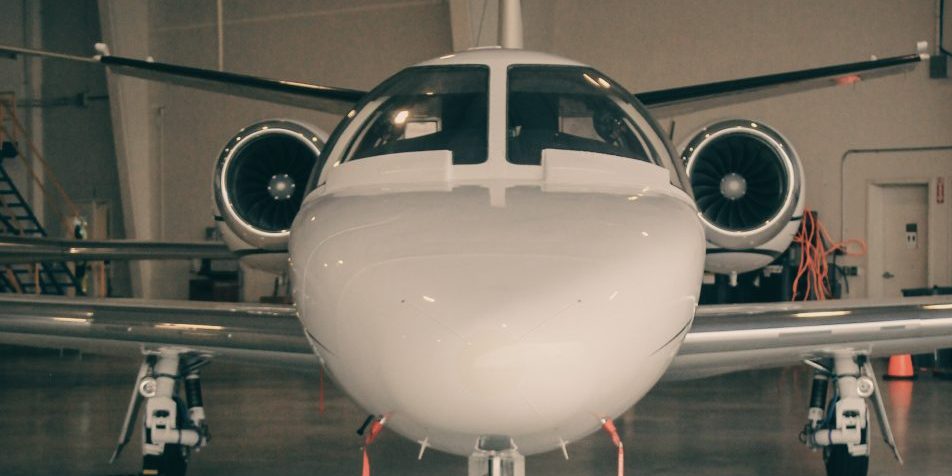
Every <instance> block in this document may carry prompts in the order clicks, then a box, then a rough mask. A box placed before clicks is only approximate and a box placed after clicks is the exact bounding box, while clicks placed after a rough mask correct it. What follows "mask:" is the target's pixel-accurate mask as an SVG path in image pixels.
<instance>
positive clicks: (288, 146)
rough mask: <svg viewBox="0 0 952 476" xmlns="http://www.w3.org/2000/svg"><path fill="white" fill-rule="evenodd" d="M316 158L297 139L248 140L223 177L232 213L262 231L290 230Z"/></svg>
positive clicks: (281, 136)
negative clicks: (232, 206) (230, 198)
mask: <svg viewBox="0 0 952 476" xmlns="http://www.w3.org/2000/svg"><path fill="white" fill-rule="evenodd" d="M316 158H317V157H316V155H315V154H314V151H313V150H312V149H311V148H310V147H308V146H307V145H306V144H304V143H302V141H301V139H300V138H295V137H293V136H289V135H285V134H269V135H264V136H259V137H255V138H253V139H251V140H250V141H249V143H248V144H245V145H244V146H243V147H242V149H241V150H240V151H239V152H238V153H237V154H235V157H234V158H233V159H232V165H231V166H229V167H228V175H227V176H226V177H225V184H226V185H225V186H226V187H227V188H228V190H229V191H230V194H229V195H231V197H232V203H233V204H234V207H235V212H237V213H238V216H240V217H241V218H242V219H243V220H245V221H247V222H248V223H254V224H255V226H257V227H258V228H259V229H261V230H263V231H268V232H277V231H281V230H287V229H289V228H291V222H292V221H294V215H296V214H297V211H298V209H299V208H301V201H302V200H303V199H304V185H305V184H306V183H307V179H308V176H309V175H310V173H311V170H312V169H313V168H314V163H315V160H316Z"/></svg>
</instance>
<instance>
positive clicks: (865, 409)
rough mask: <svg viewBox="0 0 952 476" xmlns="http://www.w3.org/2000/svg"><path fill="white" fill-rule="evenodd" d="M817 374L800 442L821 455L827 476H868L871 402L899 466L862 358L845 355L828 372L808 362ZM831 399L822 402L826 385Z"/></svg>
mask: <svg viewBox="0 0 952 476" xmlns="http://www.w3.org/2000/svg"><path fill="white" fill-rule="evenodd" d="M807 364H808V365H810V366H811V367H813V368H814V369H815V372H814V374H813V388H812V390H811V392H810V409H809V411H808V413H807V420H808V422H807V425H806V427H805V428H804V429H803V432H802V433H801V434H800V438H801V441H803V443H805V444H806V445H807V446H808V447H810V448H811V449H814V450H821V449H822V450H823V462H824V463H825V465H826V474H827V475H828V476H866V474H867V473H868V471H869V453H870V451H869V405H868V403H867V399H869V398H872V399H873V403H874V408H875V410H876V416H877V418H878V420H879V422H880V429H881V431H882V436H883V439H884V440H885V441H886V444H887V445H889V447H890V448H892V450H893V454H894V455H895V457H896V459H897V460H899V463H900V464H902V457H901V456H900V455H899V450H898V448H897V447H896V441H895V439H894V438H893V435H892V428H891V427H890V426H889V421H888V419H887V416H886V408H885V405H884V404H883V399H882V395H881V394H880V391H879V386H878V384H877V383H876V375H875V374H874V373H873V367H872V365H870V363H869V360H868V359H867V358H866V356H865V355H861V354H852V353H844V354H837V355H835V356H834V357H833V359H832V367H831V368H827V367H824V366H822V365H820V364H818V363H816V362H812V361H808V362H807ZM831 381H832V382H833V396H832V397H831V398H830V400H829V402H828V403H827V401H826V394H827V389H828V387H829V383H830V382H831Z"/></svg>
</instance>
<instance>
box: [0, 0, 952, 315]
mask: <svg viewBox="0 0 952 476" xmlns="http://www.w3.org/2000/svg"><path fill="white" fill-rule="evenodd" d="M108 1H109V0H101V1H100V2H99V3H100V7H102V5H103V4H104V3H106V2H108ZM28 3H30V2H21V1H17V0H4V4H9V5H10V6H11V8H12V10H9V11H13V12H16V11H17V8H20V9H21V10H22V8H23V5H25V4H28ZM83 3H84V4H89V3H93V2H83ZM18 5H19V7H18ZM44 5H46V3H44ZM222 5H223V13H224V24H223V31H224V43H223V50H224V57H223V60H224V61H223V63H224V69H225V70H228V71H236V72H241V73H249V74H255V75H261V76H267V77H276V78H285V79H300V80H303V81H311V82H317V83H323V84H329V85H336V86H342V87H351V88H357V89H366V88H370V87H372V86H373V85H375V84H376V83H377V82H378V81H380V80H381V79H383V78H385V77H386V76H388V75H390V74H392V73H394V72H396V71H397V70H399V69H400V68H402V67H403V66H406V65H409V64H412V63H414V62H417V61H420V60H424V59H427V58H430V57H434V56H438V55H441V54H444V53H446V52H449V51H450V50H451V49H452V48H453V46H454V45H460V44H461V42H466V40H467V39H466V36H467V35H468V41H469V42H470V43H475V42H476V40H477V37H478V40H479V43H480V44H491V43H492V42H494V40H495V34H494V32H495V6H494V5H493V4H492V0H489V4H487V5H486V7H485V8H484V7H483V0H447V1H444V0H355V1H350V2H340V1H331V0H320V1H303V0H300V1H298V0H279V1H271V2H256V1H252V0H224V1H223V3H222ZM460 5H462V6H463V7H465V10H466V11H467V14H468V15H469V17H468V18H467V19H466V20H467V21H466V22H465V23H467V24H468V25H470V26H469V28H470V29H471V30H474V31H477V32H479V30H481V33H474V32H473V31H469V32H465V33H461V31H460V24H461V23H462V22H461V21H460V20H459V19H458V18H457V17H458V14H459V12H460V11H461V9H460ZM58 8H60V7H58ZM147 8H148V15H144V17H145V18H147V19H145V20H143V21H142V22H141V23H142V24H138V25H135V27H137V28H140V29H141V31H145V32H147V35H145V36H146V37H147V38H148V41H147V43H148V44H147V45H135V46H136V47H137V49H142V50H144V51H148V52H149V54H150V55H151V56H153V57H154V58H155V59H157V60H159V61H167V62H174V63H183V64H187V65H193V66H199V67H206V68H215V67H217V64H218V41H217V29H216V9H215V2H212V1H205V2H185V1H181V0H151V1H150V2H149V3H148V5H147ZM484 10H485V13H483V11H484ZM934 11H935V2H934V1H933V0H912V1H908V2H902V3H901V4H899V3H896V2H893V1H890V0H843V1H839V2H834V3H830V2H823V1H819V0H808V1H793V0H785V1H777V2H760V1H756V0H725V1H721V2H693V1H689V0H671V1H667V2H650V1H637V2H635V1H625V0H601V1H599V2H598V3H596V4H593V3H591V2H583V1H581V0H524V18H525V24H526V47H527V48H530V49H540V50H544V51H549V52H552V53H555V54H560V55H564V56H568V57H571V58H574V59H577V60H580V61H583V62H587V63H590V64H593V65H594V66H596V67H597V68H599V69H601V70H603V71H605V72H606V73H607V74H609V75H611V76H612V77H614V78H615V79H617V80H618V81H620V82H621V83H623V84H625V85H626V86H628V87H629V88H630V89H632V90H634V91H641V90H652V89H658V88H665V87H672V86H679V85H686V84H692V83H699V82H706V81H716V80H723V79H730V78H735V77H740V76H746V75H755V74H766V73H772V72H778V71H784V70H791V69H798V68H807V67H814V66H821V65H826V64H834V63H841V62H848V61H860V60H864V59H867V58H869V56H870V55H871V54H876V55H879V56H891V55H897V54H904V53H909V52H911V51H912V50H913V49H914V48H915V43H916V41H919V40H928V41H930V43H931V42H933V41H934V34H935V33H934V32H935V19H934ZM454 12H455V13H454ZM21 14H22V12H21ZM54 16H57V15H54ZM481 20H482V24H483V26H482V28H481V29H477V28H476V27H475V26H474V25H479V22H480V21H481ZM44 21H45V20H44ZM63 21H66V18H64V19H63ZM15 23H16V22H15ZM20 23H22V22H20ZM64 27H65V25H64ZM0 34H3V35H4V36H3V38H4V39H6V38H7V37H8V36H9V35H10V30H6V31H4V32H2V33H0ZM13 36H17V35H16V34H14V35H13ZM20 36H22V32H21V34H20ZM44 40H46V41H48V42H50V44H49V45H45V46H48V47H50V48H53V47H60V46H62V47H63V48H64V49H65V50H66V51H70V52H83V53H85V52H86V51H85V48H86V46H85V45H80V44H74V43H71V42H65V43H68V45H67V44H64V42H63V41H59V42H57V40H58V38H57V37H55V36H52V37H50V38H46V37H45V36H44ZM86 40H87V38H86V37H75V40H74V41H86ZM10 41H12V42H14V43H19V41H17V39H16V38H13V39H11V40H10ZM80 47H81V48H83V51H79V50H77V49H76V48H80ZM116 52H117V53H119V54H122V52H121V51H116ZM3 71H6V70H5V69H0V74H3ZM4 84H7V81H6V80H4ZM147 91H149V98H148V99H149V100H148V103H147V105H148V107H147V108H145V109H144V110H142V111H138V112H139V113H140V114H142V115H144V116H145V119H144V120H145V123H146V124H147V125H148V128H149V134H148V136H149V138H148V141H149V144H150V146H149V147H148V154H149V155H150V158H151V159H154V163H156V164H159V165H158V169H157V170H156V171H155V172H154V173H151V172H150V173H151V174H152V175H154V177H153V179H154V181H155V182H156V183H157V184H158V186H157V189H158V198H157V202H158V203H159V206H157V207H154V208H156V209H155V210H153V211H154V213H156V214H157V215H158V216H157V217H156V218H155V221H156V222H157V223H158V228H159V233H158V234H159V236H156V237H155V238H163V239H167V240H198V239H202V238H203V234H204V228H205V227H207V226H211V224H212V219H211V206H212V201H211V185H210V184H211V175H212V167H213V164H214V161H215V159H216V158H217V155H218V152H219V150H220V148H221V146H222V145H223V144H224V143H225V141H227V140H228V139H229V138H230V137H231V135H232V134H234V133H235V132H236V131H237V130H238V129H240V128H241V127H242V126H245V125H247V124H249V123H252V122H254V121H256V120H260V119H263V118H268V117H292V118H296V119H299V120H304V121H307V122H311V123H314V124H316V125H318V126H320V127H322V128H323V129H325V130H327V131H329V130H330V129H331V128H332V127H333V125H334V123H335V122H336V118H335V117H333V116H330V115H326V114H321V113H315V112H310V111H306V110H302V109H296V108H290V107H282V106H274V105H270V104H266V103H263V102H259V101H251V100H242V99H235V98H230V97H226V96H222V95H217V94H211V93H204V92H198V91H190V90H187V89H183V88H178V87H172V86H167V85H161V84H156V83H149V85H148V88H147ZM950 105H952V80H949V79H945V80H930V79H929V78H928V68H927V67H925V66H921V67H919V68H918V69H917V70H916V71H915V72H912V73H908V74H904V75H899V76H894V77H889V78H884V79H877V80H874V81H869V82H865V83H860V84H857V85H854V86H848V87H841V88H832V89H825V90H818V91H811V92H805V93H797V94H793V95H789V96H785V97H780V98H773V99H766V100H761V101H757V102H752V103H747V104H743V105H738V106H733V107H725V108H719V109H714V110H710V111H705V112H701V113H696V114H690V115H684V116H680V117H676V118H673V119H674V120H675V121H676V128H675V134H674V136H675V143H676V144H677V143H680V142H683V141H685V140H687V139H688V138H689V136H690V134H691V133H692V132H693V131H694V130H696V129H697V128H699V127H700V126H702V125H704V124H706V123H708V122H710V121H713V120H715V119H718V118H723V117H729V116H730V117H736V116H743V117H749V118H752V119H758V120H761V121H764V122H766V123H769V124H771V125H772V126H774V127H775V128H777V129H779V130H780V131H781V132H783V133H784V134H785V135H786V136H787V137H788V138H789V139H790V140H791V141H792V142H793V143H794V145H795V146H796V148H797V150H798V152H799V153H800V155H801V157H802V158H803V160H804V162H805V168H806V174H807V186H806V192H807V194H808V199H807V203H808V206H810V207H812V208H814V209H816V210H818V211H819V212H820V216H821V219H822V220H823V221H824V222H825V223H826V225H827V227H828V229H830V231H831V232H832V234H833V235H834V238H835V239H836V238H840V236H839V235H840V228H841V224H842V223H843V216H844V214H843V213H842V212H841V210H840V179H841V177H840V158H841V156H842V155H843V154H844V153H845V152H846V151H847V150H849V149H860V148H861V149H866V148H881V147H895V146H931V145H947V144H952V107H949V106H950ZM671 119H672V118H668V119H665V120H663V121H662V122H663V125H664V126H665V127H669V126H670V123H671V122H670V121H671ZM91 137H92V136H91ZM96 137H99V139H97V140H99V141H101V142H103V143H104V144H108V141H106V140H105V139H103V138H102V137H101V136H99V135H97V136H96ZM50 140H52V137H50ZM90 147H92V148H94V149H96V150H98V151H99V152H97V153H101V154H103V155H108V150H106V148H105V146H102V147H100V146H96V145H91V146H90ZM935 160H939V161H942V160H945V158H944V157H937V158H936V159H935ZM870 167H871V170H867V172H868V173H870V174H872V175H877V174H878V172H877V170H878V169H880V168H881V169H882V173H881V174H878V175H883V176H895V175H896V174H900V175H901V174H903V173H912V172H909V171H908V170H909V167H907V164H906V162H904V160H902V159H901V158H899V157H896V158H895V160H885V161H876V163H872V162H871V163H870ZM938 167H939V169H938V170H942V169H941V167H942V165H941V164H940V165H939V166H938ZM949 175H952V171H950V173H949ZM69 178H70V179H71V181H70V180H68V182H70V184H68V186H69V187H74V188H77V189H82V188H84V187H86V188H88V182H86V181H85V180H86V177H83V176H81V175H74V174H71V177H69ZM72 182H76V183H72ZM848 182H849V183H848V186H849V187H851V188H850V189H849V190H848V191H847V194H849V195H852V194H854V193H862V191H861V190H853V188H855V187H860V188H863V187H865V185H864V183H863V182H862V181H848ZM853 182H857V184H856V185H854V184H853ZM111 193H118V192H111ZM864 213H865V208H864V206H863V207H860V206H859V205H856V206H855V207H854V205H849V206H847V208H846V210H845V214H846V216H847V217H855V216H859V215H860V214H864ZM851 219H852V218H850V220H851ZM847 221H849V220H847ZM864 223H865V221H863V222H862V223H855V224H853V222H852V221H850V222H849V223H847V229H846V237H851V238H852V237H855V238H863V236H862V233H864V232H865V231H864ZM846 263H847V264H856V265H859V266H861V267H865V266H866V261H865V259H864V258H859V259H853V260H846ZM188 266H189V265H188V264H186V263H166V264H161V265H158V266H156V274H155V276H154V277H153V278H151V279H150V282H151V286H152V287H154V289H155V292H154V293H152V294H153V295H154V296H157V297H183V296H185V294H186V290H187V281H186V280H185V279H183V276H185V275H186V272H187V269H188ZM950 266H952V265H950ZM950 274H952V273H946V276H945V279H946V282H945V283H942V282H937V283H936V284H949V282H952V276H950ZM937 279H941V276H940V277H939V278H937ZM862 281H863V280H862V279H858V280H857V279H854V280H853V282H851V284H853V286H852V291H853V293H852V295H853V296H863V295H864V294H865V289H864V287H865V286H864V283H863V282H862ZM265 285H266V283H265Z"/></svg>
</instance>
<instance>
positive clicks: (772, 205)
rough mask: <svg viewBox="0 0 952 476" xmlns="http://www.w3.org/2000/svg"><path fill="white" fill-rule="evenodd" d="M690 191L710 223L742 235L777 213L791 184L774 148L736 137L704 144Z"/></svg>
mask: <svg viewBox="0 0 952 476" xmlns="http://www.w3.org/2000/svg"><path fill="white" fill-rule="evenodd" d="M691 187H692V189H693V190H694V197H695V200H697V206H698V208H699V209H700V210H701V213H703V214H704V217H705V218H707V220H708V221H710V222H711V223H713V224H715V225H717V226H719V227H721V228H725V229H731V230H738V231H744V230H752V229H754V228H757V227H759V226H761V225H763V224H764V223H765V222H766V221H767V220H769V219H770V218H772V217H773V216H775V215H776V214H777V212H778V211H779V210H780V209H781V208H782V207H783V202H784V196H785V195H786V192H787V189H788V188H789V185H788V183H787V175H786V173H785V172H784V166H783V163H782V162H781V161H780V160H778V156H777V154H776V153H775V152H774V150H773V149H771V148H770V146H768V145H767V144H766V143H764V142H763V140H761V139H760V138H759V137H757V136H753V135H747V134H732V135H725V136H720V137H718V138H716V139H713V140H711V141H710V142H708V143H707V144H705V146H704V148H703V149H702V150H701V152H700V153H699V155H698V158H697V160H696V163H695V165H694V167H693V168H692V170H691Z"/></svg>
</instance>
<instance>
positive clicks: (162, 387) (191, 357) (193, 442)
mask: <svg viewBox="0 0 952 476" xmlns="http://www.w3.org/2000/svg"><path fill="white" fill-rule="evenodd" d="M208 362H209V361H208V357H207V356H205V355H201V354H197V353H194V352H191V351H187V350H182V349H167V348H163V349H161V350H159V351H156V352H147V353H146V355H145V359H144V361H143V362H142V365H141V366H140V367H139V374H138V376H137V377H136V383H135V388H134V389H133V391H132V397H131V398H130V400H129V408H128V410H127V411H126V418H125V422H124V423H123V426H122V430H121V431H120V433H119V441H118V443H117V445H116V450H115V452H114V453H113V455H112V459H110V463H111V462H113V461H115V460H116V458H118V457H119V454H120V453H121V452H122V449H123V448H124V447H125V445H126V444H127V443H128V442H129V439H130V438H131V436H132V433H133V428H134V425H135V424H136V420H137V416H138V413H139V410H140V409H141V407H142V404H143V403H145V407H146V410H145V418H144V422H143V429H142V475H143V476H160V475H161V476H166V475H167V476H180V475H184V474H185V471H186V469H187V468H188V458H189V455H190V453H191V451H192V450H195V451H197V450H199V449H201V448H202V447H204V446H205V445H206V444H207V443H208V441H209V439H210V438H211V436H210V434H209V432H208V425H207V424H206V422H205V408H204V403H203V402H202V387H201V379H200V373H199V370H200V369H201V367H203V366H204V365H205V364H207V363H208ZM180 384H181V385H180ZM180 387H184V390H185V392H184V393H185V398H184V399H183V398H182V396H181V395H180V390H181V388H180Z"/></svg>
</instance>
